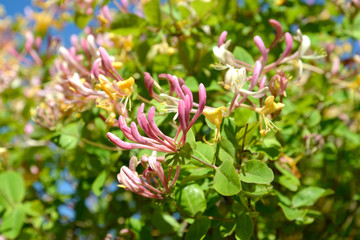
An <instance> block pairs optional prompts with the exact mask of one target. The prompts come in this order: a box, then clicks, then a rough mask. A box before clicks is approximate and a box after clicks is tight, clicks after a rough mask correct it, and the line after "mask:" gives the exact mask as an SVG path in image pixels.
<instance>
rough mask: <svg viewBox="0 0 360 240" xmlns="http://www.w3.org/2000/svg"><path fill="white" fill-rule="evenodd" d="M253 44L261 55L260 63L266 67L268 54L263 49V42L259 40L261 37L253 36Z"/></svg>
mask: <svg viewBox="0 0 360 240" xmlns="http://www.w3.org/2000/svg"><path fill="white" fill-rule="evenodd" d="M254 42H255V45H256V46H257V47H258V49H259V51H260V53H261V63H262V65H263V66H265V65H266V62H267V60H268V57H269V56H268V53H267V50H266V48H265V44H264V42H263V40H262V39H261V37H259V36H255V37H254Z"/></svg>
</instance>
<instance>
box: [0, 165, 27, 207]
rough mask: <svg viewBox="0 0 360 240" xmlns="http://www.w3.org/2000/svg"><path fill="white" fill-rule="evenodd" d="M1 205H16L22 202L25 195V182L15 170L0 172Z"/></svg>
mask: <svg viewBox="0 0 360 240" xmlns="http://www.w3.org/2000/svg"><path fill="white" fill-rule="evenodd" d="M0 182H1V185H0V205H2V206H4V207H8V206H14V205H15V204H16V203H20V202H22V200H23V199H24V196H25V183H24V179H23V178H22V176H21V175H20V174H19V173H17V172H13V171H9V172H4V173H1V174H0Z"/></svg>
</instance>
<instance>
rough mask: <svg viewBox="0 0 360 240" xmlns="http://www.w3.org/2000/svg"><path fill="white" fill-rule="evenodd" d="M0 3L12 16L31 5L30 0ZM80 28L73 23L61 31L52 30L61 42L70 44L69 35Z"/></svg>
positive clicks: (21, 12)
mask: <svg viewBox="0 0 360 240" xmlns="http://www.w3.org/2000/svg"><path fill="white" fill-rule="evenodd" d="M0 4H1V5H3V6H4V8H5V10H6V15H8V16H11V17H14V16H16V15H17V14H21V15H24V9H25V7H27V6H30V7H31V6H32V0H0ZM79 32H81V30H80V29H79V28H78V27H77V26H75V24H68V25H67V26H65V28H64V29H63V30H62V31H61V32H53V34H54V35H56V36H59V37H60V38H61V41H62V43H63V44H64V45H65V46H66V47H69V46H70V36H71V35H72V34H78V33H79Z"/></svg>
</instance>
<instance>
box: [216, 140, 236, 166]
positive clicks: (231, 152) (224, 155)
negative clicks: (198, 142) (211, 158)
mask: <svg viewBox="0 0 360 240" xmlns="http://www.w3.org/2000/svg"><path fill="white" fill-rule="evenodd" d="M235 154H236V150H235V147H234V145H233V144H232V143H231V142H230V141H229V140H228V139H226V138H223V139H221V141H220V149H219V160H220V161H224V159H228V160H230V161H231V162H232V163H234V161H235Z"/></svg>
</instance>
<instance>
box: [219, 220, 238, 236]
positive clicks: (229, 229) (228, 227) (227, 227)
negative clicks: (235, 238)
mask: <svg viewBox="0 0 360 240" xmlns="http://www.w3.org/2000/svg"><path fill="white" fill-rule="evenodd" d="M235 227H236V221H231V222H225V221H224V222H222V223H221V225H220V227H219V231H220V235H221V237H223V238H225V237H228V236H230V235H231V234H232V233H233V232H234V231H235Z"/></svg>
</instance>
